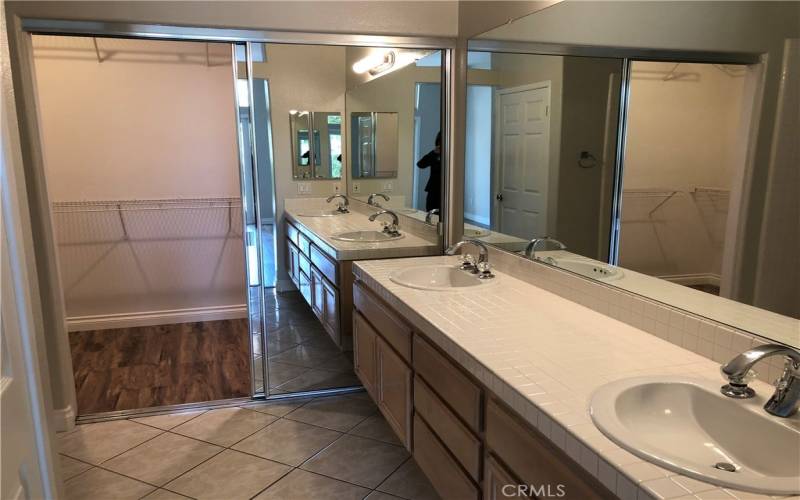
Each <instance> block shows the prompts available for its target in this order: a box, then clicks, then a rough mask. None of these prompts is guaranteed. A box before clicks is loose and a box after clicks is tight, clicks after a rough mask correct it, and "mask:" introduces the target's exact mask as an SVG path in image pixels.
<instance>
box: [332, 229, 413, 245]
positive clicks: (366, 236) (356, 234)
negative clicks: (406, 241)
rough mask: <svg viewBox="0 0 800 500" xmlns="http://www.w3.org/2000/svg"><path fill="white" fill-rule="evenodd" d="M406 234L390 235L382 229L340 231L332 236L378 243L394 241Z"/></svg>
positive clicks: (340, 238) (338, 238)
mask: <svg viewBox="0 0 800 500" xmlns="http://www.w3.org/2000/svg"><path fill="white" fill-rule="evenodd" d="M403 236H404V235H402V234H401V235H400V236H389V235H388V234H386V233H383V232H381V231H348V232H346V233H339V234H335V235H333V236H331V238H333V239H334V240H339V241H356V242H361V243H378V242H381V241H394V240H399V239H401V238H402V237H403Z"/></svg>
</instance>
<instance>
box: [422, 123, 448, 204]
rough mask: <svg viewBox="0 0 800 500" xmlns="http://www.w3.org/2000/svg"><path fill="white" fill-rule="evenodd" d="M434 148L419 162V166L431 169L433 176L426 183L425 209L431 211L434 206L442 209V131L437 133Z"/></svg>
mask: <svg viewBox="0 0 800 500" xmlns="http://www.w3.org/2000/svg"><path fill="white" fill-rule="evenodd" d="M434 144H435V146H434V147H433V150H432V151H431V152H430V153H428V154H426V155H425V156H423V157H422V158H420V160H419V161H418V162H417V167H419V168H429V167H430V169H431V176H430V177H429V178H428V183H427V184H426V185H425V192H426V193H428V195H427V197H426V198H425V210H426V211H431V210H433V209H434V208H438V209H440V210H441V208H442V207H441V206H440V205H441V204H442V203H441V198H442V133H441V132H439V133H438V134H436V142H435V143H434Z"/></svg>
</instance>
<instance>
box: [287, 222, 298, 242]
mask: <svg viewBox="0 0 800 500" xmlns="http://www.w3.org/2000/svg"><path fill="white" fill-rule="evenodd" d="M299 234H300V231H298V230H297V228H296V227H294V226H293V225H292V223H291V222H288V221H287V222H286V238H287V239H288V240H289V241H291V242H292V243H294V244H295V245H297V236H298V235H299Z"/></svg>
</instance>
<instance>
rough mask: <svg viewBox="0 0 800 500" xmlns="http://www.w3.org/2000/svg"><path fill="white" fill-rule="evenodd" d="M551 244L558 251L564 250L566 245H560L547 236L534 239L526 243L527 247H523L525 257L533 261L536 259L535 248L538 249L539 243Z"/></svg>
mask: <svg viewBox="0 0 800 500" xmlns="http://www.w3.org/2000/svg"><path fill="white" fill-rule="evenodd" d="M548 241H549V242H552V243H553V244H555V245H556V246H557V247H558V249H559V250H566V249H567V245H565V244H563V243H561V242H560V241H558V240H556V239H553V238H551V237H549V236H545V237H544V238H534V239H532V240H531V241H530V243H528V246H526V247H525V257H527V258H529V259H531V260H535V259H536V256H535V254H536V247H538V246H539V245H540V244H541V243H545V242H548Z"/></svg>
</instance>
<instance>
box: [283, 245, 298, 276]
mask: <svg viewBox="0 0 800 500" xmlns="http://www.w3.org/2000/svg"><path fill="white" fill-rule="evenodd" d="M299 265H300V264H299V260H298V255H297V248H296V247H295V246H294V245H293V244H292V243H290V242H289V240H286V271H287V272H288V273H289V278H291V280H292V282H293V283H294V284H295V285H297V284H298V274H299Z"/></svg>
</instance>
